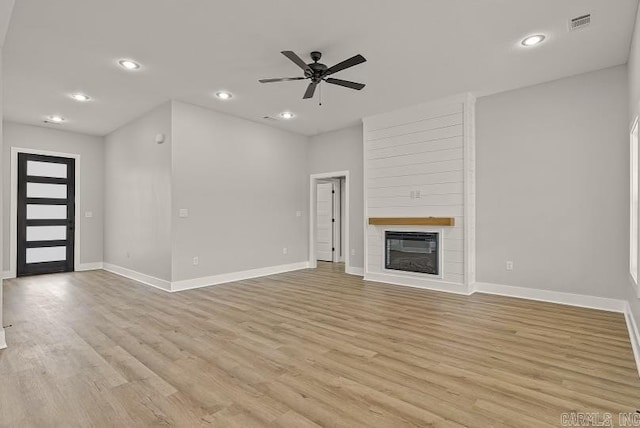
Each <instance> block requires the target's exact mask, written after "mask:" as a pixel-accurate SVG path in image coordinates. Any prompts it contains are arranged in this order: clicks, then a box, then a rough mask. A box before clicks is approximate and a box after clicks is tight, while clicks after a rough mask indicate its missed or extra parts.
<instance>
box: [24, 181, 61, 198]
mask: <svg viewBox="0 0 640 428" xmlns="http://www.w3.org/2000/svg"><path fill="white" fill-rule="evenodd" d="M27 198H52V199H66V198H67V185H66V184H49V183H27Z"/></svg>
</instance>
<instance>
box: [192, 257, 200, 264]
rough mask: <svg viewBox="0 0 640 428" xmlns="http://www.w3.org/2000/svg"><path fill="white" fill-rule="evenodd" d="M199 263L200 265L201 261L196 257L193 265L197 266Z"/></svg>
mask: <svg viewBox="0 0 640 428" xmlns="http://www.w3.org/2000/svg"><path fill="white" fill-rule="evenodd" d="M198 263H200V259H198V257H197V256H196V257H194V258H193V265H194V266H196V265H197V264H198Z"/></svg>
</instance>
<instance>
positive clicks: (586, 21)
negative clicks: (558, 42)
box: [569, 14, 591, 31]
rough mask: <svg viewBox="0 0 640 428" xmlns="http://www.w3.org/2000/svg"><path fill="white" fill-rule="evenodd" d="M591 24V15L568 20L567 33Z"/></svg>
mask: <svg viewBox="0 0 640 428" xmlns="http://www.w3.org/2000/svg"><path fill="white" fill-rule="evenodd" d="M590 24H591V14H588V15H582V16H578V17H577V18H573V19H570V20H569V31H575V30H579V29H581V28H585V27H588V26H589V25H590Z"/></svg>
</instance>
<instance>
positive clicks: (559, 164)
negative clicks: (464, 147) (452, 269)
mask: <svg viewBox="0 0 640 428" xmlns="http://www.w3.org/2000/svg"><path fill="white" fill-rule="evenodd" d="M628 150H629V148H628V132H627V69H626V66H619V67H614V68H609V69H606V70H601V71H597V72H593V73H588V74H583V75H579V76H574V77H570V78H567V79H562V80H558V81H554V82H550V83H545V84H541V85H537V86H532V87H528V88H524V89H518V90H514V91H509V92H504V93H501V94H497V95H493V96H488V97H484V98H480V99H478V102H477V279H478V281H480V282H491V283H498V284H506V285H513V286H520V287H528V288H539V289H547V290H554V291H562V292H569V293H577V294H584V295H592V296H602V297H611V298H621V297H624V296H625V290H624V285H625V284H628V274H627V272H628V268H627V265H628V245H629V244H628V233H629V208H628V198H629V186H628V173H629V168H628V164H629V155H628V153H629V152H628ZM506 260H512V261H513V262H514V270H513V271H511V272H507V271H506V270H505V261H506Z"/></svg>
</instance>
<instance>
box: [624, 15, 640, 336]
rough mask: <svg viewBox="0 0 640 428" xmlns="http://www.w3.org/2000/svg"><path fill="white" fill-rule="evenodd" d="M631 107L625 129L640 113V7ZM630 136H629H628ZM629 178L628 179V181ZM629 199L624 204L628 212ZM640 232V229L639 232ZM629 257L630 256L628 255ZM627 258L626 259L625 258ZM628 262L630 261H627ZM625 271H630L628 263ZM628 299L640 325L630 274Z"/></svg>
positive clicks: (632, 65) (631, 70)
mask: <svg viewBox="0 0 640 428" xmlns="http://www.w3.org/2000/svg"><path fill="white" fill-rule="evenodd" d="M628 67H629V70H628V74H629V81H628V86H629V97H628V98H629V109H628V119H629V120H628V122H627V127H626V128H625V129H627V130H629V131H630V130H631V125H632V121H633V120H634V118H635V117H636V116H637V115H638V114H640V8H639V9H638V15H637V16H636V28H635V32H634V34H633V39H632V42H631V52H630V56H629V64H628ZM627 138H628V137H627ZM628 181H629V180H628V179H627V182H628ZM628 204H629V200H628V199H627V201H626V204H625V205H623V207H624V208H625V209H627V212H628ZM638 233H640V231H639V232H638ZM627 259H628V257H627ZM625 260H626V259H625ZM627 263H628V262H627ZM626 267H627V268H626V269H625V272H628V271H629V268H628V265H627V266H626ZM627 278H628V281H627V284H628V287H627V300H628V301H629V305H630V306H631V313H632V314H633V316H634V318H635V321H636V324H638V325H640V299H638V295H637V292H636V287H635V286H634V284H633V279H632V278H631V275H630V274H627Z"/></svg>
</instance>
